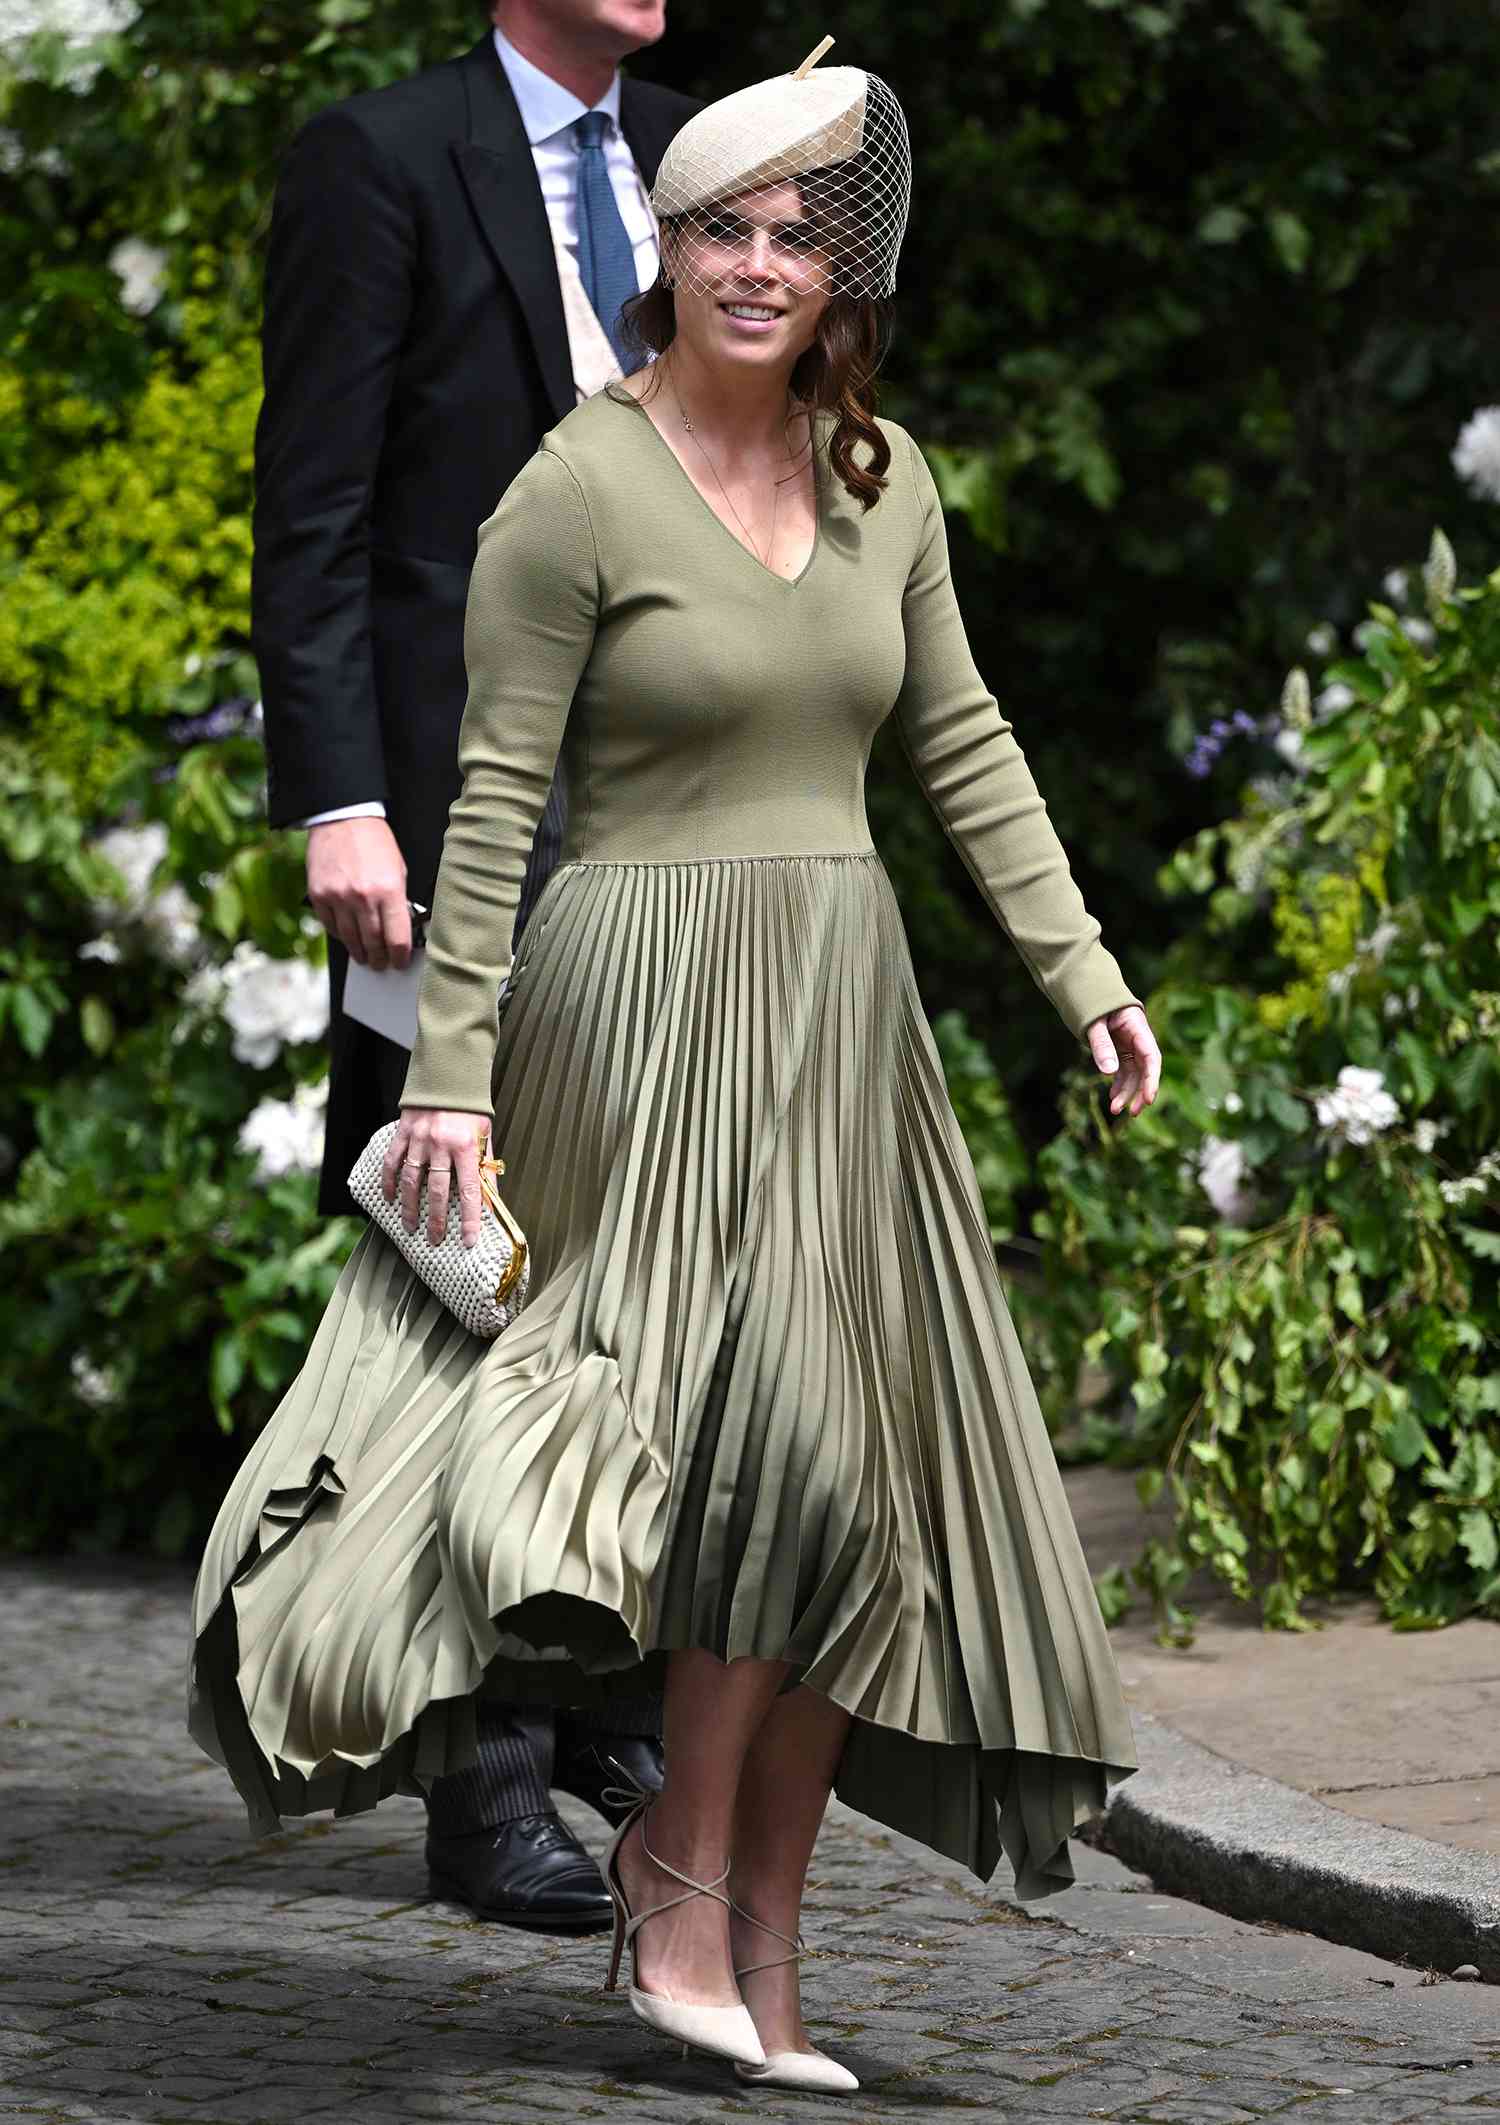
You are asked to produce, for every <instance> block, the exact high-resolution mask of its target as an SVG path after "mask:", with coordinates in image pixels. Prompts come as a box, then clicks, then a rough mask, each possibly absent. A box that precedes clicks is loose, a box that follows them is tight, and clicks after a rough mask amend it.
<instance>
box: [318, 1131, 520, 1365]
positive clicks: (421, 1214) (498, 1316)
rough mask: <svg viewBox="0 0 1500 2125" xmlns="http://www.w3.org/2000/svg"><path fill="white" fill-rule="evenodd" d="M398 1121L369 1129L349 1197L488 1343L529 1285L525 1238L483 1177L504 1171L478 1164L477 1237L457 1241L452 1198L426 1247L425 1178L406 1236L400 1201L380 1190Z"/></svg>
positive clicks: (499, 1165)
mask: <svg viewBox="0 0 1500 2125" xmlns="http://www.w3.org/2000/svg"><path fill="white" fill-rule="evenodd" d="M400 1126H401V1125H400V1123H399V1122H387V1123H386V1124H385V1126H384V1128H382V1129H377V1130H376V1131H375V1134H374V1135H373V1136H372V1137H371V1138H370V1141H369V1142H368V1143H367V1144H366V1145H365V1148H364V1150H363V1151H361V1153H360V1154H359V1158H358V1160H357V1161H356V1163H355V1167H354V1171H353V1172H352V1173H351V1174H350V1176H349V1193H350V1194H351V1195H352V1196H353V1197H354V1200H355V1202H356V1203H358V1205H359V1207H360V1209H361V1210H363V1211H364V1213H365V1215H366V1216H367V1217H368V1218H369V1219H370V1221H371V1222H372V1224H376V1225H378V1226H379V1227H380V1229H381V1231H382V1232H383V1233H384V1234H385V1236H386V1238H387V1239H388V1240H390V1241H391V1242H392V1243H393V1244H394V1245H395V1246H397V1247H399V1248H400V1250H401V1252H402V1254H403V1255H404V1256H405V1257H406V1259H407V1261H408V1262H410V1264H411V1266H412V1268H413V1269H415V1271H416V1272H417V1275H418V1276H419V1277H420V1278H421V1279H422V1282H423V1283H424V1284H426V1285H427V1287H428V1289H429V1290H431V1291H432V1292H434V1293H435V1294H436V1296H437V1297H438V1298H440V1299H441V1300H442V1302H443V1304H444V1305H445V1306H446V1307H447V1308H448V1311H449V1312H450V1313H451V1314H452V1315H453V1316H454V1317H455V1319H457V1320H459V1321H461V1322H462V1323H463V1325H464V1327H465V1328H467V1329H468V1330H469V1332H470V1334H471V1335H477V1336H483V1337H484V1338H485V1340H486V1341H487V1342H488V1341H493V1339H494V1338H495V1337H496V1336H497V1335H499V1333H500V1331H501V1329H502V1328H508V1327H509V1326H510V1324H511V1322H512V1321H513V1320H514V1319H515V1317H516V1315H517V1314H518V1313H519V1312H520V1311H521V1308H522V1307H523V1306H524V1305H525V1303H526V1293H527V1291H528V1289H529V1287H530V1284H531V1254H530V1250H529V1249H528V1247H527V1245H526V1235H525V1234H524V1233H523V1232H522V1230H521V1228H520V1226H519V1225H518V1224H517V1223H516V1221H515V1219H514V1218H513V1217H512V1216H511V1214H510V1212H509V1211H508V1210H507V1209H506V1207H505V1205H504V1203H502V1202H501V1200H500V1196H499V1192H498V1191H497V1189H496V1188H495V1186H494V1184H493V1182H492V1181H491V1180H490V1179H489V1175H491V1174H499V1173H503V1172H504V1171H505V1161H504V1159H503V1158H482V1159H481V1160H480V1161H479V1185H480V1188H481V1190H482V1191H483V1195H484V1200H483V1202H482V1203H481V1205H480V1209H479V1238H478V1239H477V1240H476V1241H475V1243H474V1245H473V1246H472V1247H466V1246H465V1245H464V1242H463V1227H462V1224H461V1221H460V1218H459V1206H458V1198H457V1195H456V1194H455V1195H454V1196H453V1197H452V1199H451V1200H450V1203H449V1208H448V1229H447V1231H446V1232H445V1233H444V1235H443V1237H442V1239H441V1240H440V1241H439V1242H438V1244H437V1245H436V1246H435V1247H434V1245H433V1244H432V1242H431V1240H430V1239H429V1238H428V1237H427V1176H426V1174H425V1173H424V1174H423V1176H422V1185H421V1188H420V1189H419V1190H418V1195H417V1229H416V1231H415V1232H408V1231H407V1229H406V1225H405V1222H404V1221H403V1219H402V1216H401V1198H400V1196H399V1194H398V1195H397V1197H396V1200H395V1202H393V1203H388V1202H387V1201H386V1198H385V1190H384V1189H383V1188H382V1187H381V1185H380V1175H381V1168H382V1166H383V1165H384V1163H385V1154H386V1152H387V1151H388V1150H389V1148H390V1143H391V1139H392V1137H394V1135H395V1134H396V1131H397V1129H398V1128H399V1127H400Z"/></svg>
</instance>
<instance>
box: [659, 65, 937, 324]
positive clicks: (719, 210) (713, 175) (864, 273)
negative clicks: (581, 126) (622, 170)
mask: <svg viewBox="0 0 1500 2125" xmlns="http://www.w3.org/2000/svg"><path fill="white" fill-rule="evenodd" d="M832 43H833V39H832V38H831V37H825V38H824V39H823V41H822V43H821V44H820V45H818V46H817V48H816V49H815V50H814V51H812V52H809V54H808V56H807V57H806V58H805V59H804V60H803V62H802V64H801V66H799V67H798V68H797V69H796V70H795V72H793V73H790V74H777V75H775V76H773V78H772V79H771V80H769V81H757V82H754V83H752V85H751V86H750V87H749V88H745V89H737V90H736V91H735V92H734V94H733V95H732V96H721V97H720V98H719V100H718V102H717V103H711V104H709V105H708V106H707V107H706V108H705V109H703V110H701V111H698V112H696V113H695V114H694V116H693V117H691V118H690V119H689V120H688V122H687V124H686V125H685V126H684V127H683V128H682V130H681V132H679V133H678V134H677V135H676V136H675V137H674V139H673V140H672V142H671V144H670V146H669V147H668V149H667V152H666V154H665V155H664V156H663V157H662V159H661V165H660V167H659V168H658V170H657V173H656V183H655V185H654V186H653V187H652V192H651V204H652V206H653V207H654V208H655V210H656V213H657V216H658V218H659V219H660V220H661V221H662V222H663V223H665V224H666V225H667V229H668V232H669V234H670V239H671V240H670V241H669V242H668V243H667V244H666V245H664V246H663V255H662V279H663V280H664V281H665V282H666V284H667V286H668V287H674V288H675V287H687V288H689V289H691V290H692V291H693V292H694V293H695V294H699V295H702V294H707V293H709V292H710V291H711V290H712V289H713V288H714V287H716V286H717V285H719V284H720V283H721V281H722V279H723V278H724V276H725V275H726V274H729V273H732V271H733V269H734V255H735V244H736V242H737V241H739V242H743V239H744V234H745V231H744V228H743V225H742V224H740V223H739V222H738V221H737V220H736V217H735V214H734V212H733V203H734V202H735V200H736V199H737V198H738V197H739V196H740V195H742V194H744V193H746V192H753V191H758V190H760V189H761V188H762V187H765V186H771V185H782V184H786V183H788V182H793V183H795V184H796V186H797V189H798V192H799V193H800V195H801V199H802V209H803V216H804V222H803V224H802V225H800V226H799V227H797V228H796V229H793V228H792V227H791V226H790V225H788V224H785V223H783V224H782V225H781V232H782V233H781V237H780V238H779V239H778V240H779V241H782V242H784V243H785V244H786V245H787V247H788V248H789V249H791V250H793V251H794V252H795V253H797V254H799V255H800V257H801V260H802V263H803V264H804V265H805V268H806V270H807V271H808V272H809V273H811V272H817V274H818V275H819V277H820V278H821V277H822V276H823V275H824V274H826V275H827V276H828V282H829V286H830V290H831V292H833V293H835V294H851V295H875V296H880V295H891V294H893V293H894V292H895V287H896V254H897V253H898V251H899V250H900V248H901V238H902V236H903V234H904V233H905V229H906V217H907V211H908V208H909V206H910V203H911V149H910V146H909V144H908V141H907V137H906V121H905V119H904V117H903V116H902V113H901V106H900V104H899V103H898V102H897V101H896V98H895V97H894V95H893V94H892V93H891V91H890V89H889V88H887V86H886V84H885V83H884V82H883V81H882V80H880V78H879V77H878V75H875V74H869V73H866V72H865V70H864V69H863V67H857V66H829V67H823V68H821V69H820V68H819V67H818V61H819V59H821V58H822V56H823V54H824V52H826V51H827V50H828V48H829V46H830V45H831V44H832ZM794 270H795V267H794Z"/></svg>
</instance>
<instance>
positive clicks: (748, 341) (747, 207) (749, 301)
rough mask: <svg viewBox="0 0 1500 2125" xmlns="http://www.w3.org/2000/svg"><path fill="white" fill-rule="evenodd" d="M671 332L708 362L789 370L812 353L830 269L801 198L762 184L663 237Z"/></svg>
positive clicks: (793, 190)
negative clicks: (669, 284) (671, 309)
mask: <svg viewBox="0 0 1500 2125" xmlns="http://www.w3.org/2000/svg"><path fill="white" fill-rule="evenodd" d="M664 263H666V264H667V265H668V270H669V273H670V278H671V281H672V284H673V301H674V304H675V308H676V313H677V329H678V331H679V332H680V333H681V334H682V335H683V336H684V338H685V339H686V340H687V341H688V342H689V344H690V345H691V346H692V347H693V349H694V351H695V352H696V353H698V354H700V355H702V356H704V357H706V358H707V359H709V360H711V361H725V360H729V361H752V362H762V363H769V364H771V365H772V366H774V367H778V368H779V367H786V368H788V369H790V368H791V366H792V364H793V363H794V362H795V361H796V360H797V357H798V356H799V355H800V354H801V353H802V352H803V351H804V349H805V348H807V347H810V346H811V345H812V342H813V339H814V336H815V335H816V333H817V329H818V319H819V318H820V317H821V316H822V314H823V310H824V308H825V306H826V304H827V302H828V297H829V293H830V291H831V287H832V268H831V262H830V260H829V257H828V254H827V252H826V251H824V250H820V249H819V248H818V244H817V235H816V228H815V224H814V223H813V222H812V221H811V220H809V218H808V215H807V210H806V208H805V206H804V205H803V200H802V194H801V192H800V191H799V190H798V188H797V186H796V185H795V184H792V183H786V184H776V185H765V186H762V187H761V188H760V189H759V190H758V191H752V192H740V193H737V194H736V195H735V196H734V197H733V198H731V199H726V200H722V201H720V202H718V203H717V204H716V205H714V206H711V207H704V208H701V209H699V210H698V211H697V212H695V213H693V214H691V215H688V216H686V217H684V219H683V220H682V221H681V222H679V223H678V224H677V225H676V226H675V227H674V228H673V229H672V230H671V232H670V234H669V235H668V255H667V259H666V260H664Z"/></svg>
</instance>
